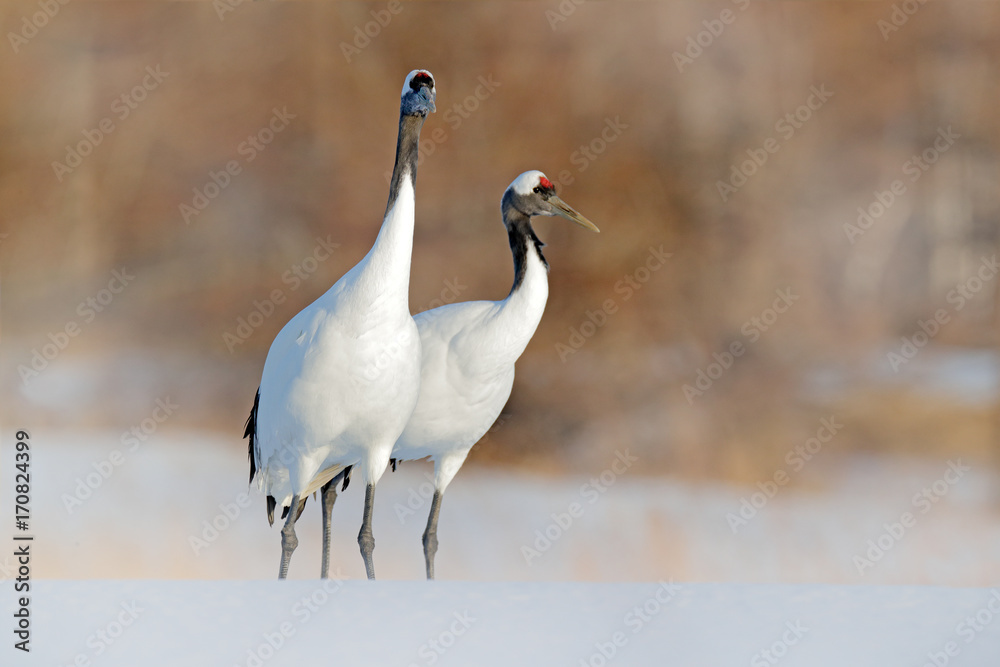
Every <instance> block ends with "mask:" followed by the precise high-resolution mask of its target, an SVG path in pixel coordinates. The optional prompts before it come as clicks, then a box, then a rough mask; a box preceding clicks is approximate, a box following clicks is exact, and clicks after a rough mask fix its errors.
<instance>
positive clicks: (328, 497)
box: [319, 474, 343, 579]
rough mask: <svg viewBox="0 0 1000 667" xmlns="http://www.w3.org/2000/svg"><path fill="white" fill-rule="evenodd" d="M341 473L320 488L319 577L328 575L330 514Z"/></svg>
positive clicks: (335, 500) (326, 577)
mask: <svg viewBox="0 0 1000 667" xmlns="http://www.w3.org/2000/svg"><path fill="white" fill-rule="evenodd" d="M341 477H343V474H340V475H337V476H336V477H334V478H333V479H331V480H330V481H329V482H327V483H326V484H324V485H323V488H322V489H320V497H321V498H322V499H323V564H322V565H321V566H320V572H319V576H320V579H329V577H330V515H331V514H333V504H334V503H335V502H337V484H339V483H340V478H341Z"/></svg>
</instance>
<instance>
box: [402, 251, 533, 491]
mask: <svg viewBox="0 0 1000 667" xmlns="http://www.w3.org/2000/svg"><path fill="white" fill-rule="evenodd" d="M548 295H549V283H548V267H547V266H546V265H545V263H544V262H543V260H542V258H541V257H540V256H539V255H538V252H537V250H536V249H535V248H534V247H532V248H531V249H530V250H529V251H528V253H527V257H526V263H525V272H524V278H523V281H522V283H521V285H520V286H519V287H518V288H516V289H514V290H512V291H511V293H510V295H508V297H507V298H506V299H504V300H502V301H469V302H465V303H454V304H448V305H445V306H441V307H439V308H435V309H433V310H428V311H425V312H422V313H419V314H417V315H416V316H415V317H414V320H415V321H416V323H417V328H418V329H419V331H420V345H421V350H422V352H421V367H420V377H421V384H420V396H419V398H418V399H417V405H416V408H415V409H414V410H413V414H412V415H411V417H410V421H409V423H407V425H406V429H405V430H404V431H403V433H402V435H400V436H399V439H398V440H397V441H396V446H395V447H394V448H393V453H392V455H393V457H394V458H396V459H398V460H401V461H406V460H413V459H422V458H427V457H430V459H431V460H432V461H434V476H435V479H434V485H435V488H436V490H437V491H440V492H442V493H443V492H444V490H445V488H446V487H447V486H448V484H449V483H450V482H451V480H452V479H453V478H454V477H455V474H456V473H457V472H458V470H459V468H461V467H462V464H463V463H464V462H465V458H466V456H467V455H468V454H469V450H470V449H472V446H473V445H474V444H476V442H478V441H479V439H480V438H482V437H483V435H485V433H486V432H487V431H488V430H489V429H490V427H491V426H492V425H493V422H495V421H496V419H497V417H499V416H500V412H501V410H503V407H504V405H506V403H507V399H508V398H510V392H511V388H512V387H513V384H514V364H515V362H516V361H517V360H518V358H519V357H520V356H521V353H522V352H524V349H525V347H527V345H528V342H529V341H530V340H531V337H532V336H533V335H534V333H535V329H536V328H537V327H538V323H539V322H540V321H541V319H542V313H543V312H544V311H545V302H546V300H547V299H548Z"/></svg>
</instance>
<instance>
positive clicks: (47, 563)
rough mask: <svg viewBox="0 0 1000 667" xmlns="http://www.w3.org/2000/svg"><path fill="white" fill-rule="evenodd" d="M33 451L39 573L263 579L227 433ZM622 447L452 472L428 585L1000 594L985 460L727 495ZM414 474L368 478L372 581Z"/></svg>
mask: <svg viewBox="0 0 1000 667" xmlns="http://www.w3.org/2000/svg"><path fill="white" fill-rule="evenodd" d="M32 442H33V456H34V458H33V462H32V472H33V475H32V487H33V488H32V513H33V516H32V531H33V532H34V534H35V535H36V536H37V537H36V539H37V551H36V554H35V557H34V561H33V565H34V572H35V574H36V576H39V577H43V578H63V579H89V578H107V579H126V578H142V579H176V578H186V579H190V578H194V579H271V578H272V577H274V576H276V573H277V567H278V560H279V555H280V535H279V531H278V526H277V525H275V527H273V528H269V527H268V525H267V519H266V517H265V512H264V502H263V499H262V498H261V496H260V495H259V493H258V492H257V491H256V489H248V487H247V473H248V466H247V461H246V453H245V449H243V448H241V447H239V446H237V445H235V444H234V443H235V437H234V438H232V439H230V440H229V441H223V439H222V438H221V437H220V436H217V435H206V434H204V433H184V432H172V433H171V432H166V429H162V430H161V431H157V432H155V433H153V434H152V435H150V436H149V437H148V439H147V440H146V441H144V442H143V441H139V440H136V441H134V442H130V441H129V440H126V441H125V442H124V443H123V442H122V440H121V434H119V433H93V434H72V433H68V432H46V431H43V430H38V431H36V432H33V433H32ZM136 442H137V443H138V445H137V446H135V443H136ZM12 443H13V437H12V434H5V435H4V437H3V447H0V460H2V461H3V463H4V467H3V468H0V470H5V471H7V470H10V468H8V467H7V463H8V462H11V461H13V451H12V449H11V447H12ZM133 446H135V449H134V451H131V449H132V447H133ZM116 450H117V451H118V452H120V456H115V455H114V452H115V451H116ZM620 452H621V458H610V459H609V460H608V461H607V462H606V464H605V467H604V469H603V470H600V471H595V475H594V476H593V477H568V478H567V477H546V476H537V475H531V474H530V473H526V472H521V471H504V472H498V471H495V470H487V469H482V468H472V467H470V468H468V469H466V470H463V471H462V472H461V473H460V474H459V476H458V477H457V478H456V479H455V481H454V482H453V484H452V485H451V487H450V488H449V490H448V493H447V494H446V496H445V500H444V505H443V508H442V514H441V523H440V527H439V537H440V541H441V548H440V551H439V552H438V557H437V571H438V576H439V578H441V579H445V580H447V579H459V580H473V581H605V582H620V581H636V582H638V581H657V580H660V579H664V580H666V579H673V580H675V581H718V582H721V581H731V582H761V583H768V582H785V583H815V582H824V583H844V584H935V585H946V586H992V585H997V584H1000V503H998V502H997V500H998V496H1000V479H998V476H997V474H996V472H995V471H994V470H993V469H992V468H991V467H990V466H988V465H985V464H982V463H977V462H975V461H971V460H961V461H960V466H961V467H963V468H964V467H968V468H969V470H967V471H962V472H961V473H956V472H954V470H953V468H952V467H951V466H950V464H949V462H948V461H944V460H942V461H933V460H911V461H906V460H902V461H901V460H898V459H881V458H869V459H851V460H848V461H846V462H844V463H843V464H840V465H831V459H829V458H826V459H824V458H823V457H824V456H828V454H827V453H825V452H820V453H819V454H817V455H816V457H815V459H813V461H811V462H808V463H806V465H804V467H803V468H802V469H801V471H798V472H796V471H795V470H794V469H793V468H792V467H787V469H786V470H785V471H784V472H785V473H786V474H787V475H788V477H789V481H788V482H787V483H786V484H784V485H778V484H775V483H773V480H771V479H763V480H761V482H760V484H759V485H748V486H727V485H722V484H717V483H715V484H695V483H690V482H682V481H678V480H674V479H670V478H662V477H649V476H644V475H643V474H642V469H641V462H635V463H629V464H628V465H626V461H628V454H627V450H624V449H623V450H620ZM115 461H117V462H118V464H117V465H115V463H114V462H115ZM956 461H958V460H957V459H953V461H952V463H955V462H956ZM616 469H617V472H616ZM102 471H103V474H102ZM429 471H430V468H429V466H425V465H423V464H404V465H401V466H400V467H399V470H398V471H397V472H396V473H392V472H386V474H385V475H384V476H383V478H382V481H381V482H380V484H379V487H378V494H377V496H376V507H375V521H374V532H375V540H376V547H375V565H376V571H377V573H378V575H379V578H380V579H406V580H413V579H419V578H420V577H421V576H422V575H423V554H422V551H421V544H420V536H421V534H422V532H423V528H424V523H425V521H426V515H427V511H428V509H429V498H430V495H431V487H430V484H429V483H428V479H427V475H428V473H429ZM105 477H106V478H105ZM772 477H773V476H772ZM946 478H947V479H946ZM949 479H950V480H952V481H954V483H950V482H949ZM11 482H13V478H12V474H8V473H6V472H5V473H4V474H3V475H2V479H0V489H2V495H0V498H2V508H3V509H2V512H3V513H2V515H0V516H4V517H5V520H4V521H2V522H0V527H2V530H0V539H6V538H4V536H5V535H7V534H8V533H9V531H10V529H11V525H10V522H9V521H7V520H6V517H7V516H9V515H10V514H9V513H10V512H11V510H9V509H6V508H11V507H12V505H11V501H12V499H13V496H12V487H11ZM935 485H936V486H935ZM925 489H926V490H927V491H925ZM768 492H771V493H773V497H771V498H767V493H768ZM362 500H363V490H361V489H360V487H359V486H358V485H357V484H355V485H352V486H350V487H349V488H348V490H347V491H346V492H345V493H342V494H341V495H340V497H339V499H338V501H337V505H336V507H335V508H334V517H333V530H334V549H333V554H332V557H333V567H334V568H340V570H341V571H342V572H343V573H344V575H345V576H347V577H349V578H362V577H363V576H364V568H363V565H362V562H361V557H360V554H359V552H358V546H357V531H358V527H359V526H360V522H361V505H362ZM744 501H745V502H744ZM754 504H756V505H759V508H755V507H753V505H754ZM904 513H909V514H911V515H912V522H905V521H903V515H904ZM319 514H320V513H319V506H318V504H317V503H315V502H313V501H312V500H310V502H309V504H308V505H307V507H306V511H305V513H304V514H303V516H302V518H301V519H300V520H299V523H298V524H297V532H298V536H299V540H300V546H299V548H298V550H297V551H296V552H295V556H294V558H293V559H292V565H291V570H290V577H291V578H297V579H311V578H314V577H316V576H317V575H318V573H319V558H320V553H319V552H320V531H319V528H320V516H319ZM903 523H911V524H912V525H903ZM896 524H899V525H900V526H902V529H903V532H902V533H899V530H898V529H897V528H896V527H895V526H896ZM896 535H898V537H897V536H896ZM869 540H871V541H872V542H873V543H874V544H875V546H876V547H877V549H874V550H873V549H872V548H871V545H870V544H869ZM8 543H9V542H8ZM880 543H881V546H879V544H880ZM7 551H8V550H6V549H4V550H3V551H0V554H2V555H0V577H3V576H5V570H4V568H5V567H9V565H10V561H9V556H8V555H7ZM880 551H881V552H882V555H880V554H879V552H880ZM869 552H871V553H869ZM857 559H861V561H859V560H857ZM862 561H867V562H870V563H871V565H870V566H869V565H867V564H866V563H865V562H862Z"/></svg>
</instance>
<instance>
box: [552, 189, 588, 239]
mask: <svg viewBox="0 0 1000 667" xmlns="http://www.w3.org/2000/svg"><path fill="white" fill-rule="evenodd" d="M548 202H549V203H550V204H552V208H553V210H554V213H555V215H558V216H561V217H563V218H566V219H567V220H572V221H573V222H575V223H576V224H578V225H580V226H581V227H586V228H587V229H589V230H590V231H592V232H599V231H601V230H600V229H598V228H597V225H595V224H594V223H592V222H591V221H590V220H587V219H586V218H585V217H583V216H582V215H580V213H579V212H578V211H577V210H576V209H575V208H573V207H572V206H570V205H569V204H567V203H566V202H564V201H563V200H562V199H560V198H559V197H557V196H556V195H549V199H548Z"/></svg>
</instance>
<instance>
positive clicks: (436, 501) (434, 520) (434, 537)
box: [424, 491, 442, 579]
mask: <svg viewBox="0 0 1000 667" xmlns="http://www.w3.org/2000/svg"><path fill="white" fill-rule="evenodd" d="M441 498H442V496H441V492H440V491H434V498H433V499H432V500H431V513H430V514H429V515H428V516H427V529H426V530H424V560H425V561H426V562H427V578H428V579H433V578H434V554H436V553H437V550H438V517H439V516H441Z"/></svg>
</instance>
